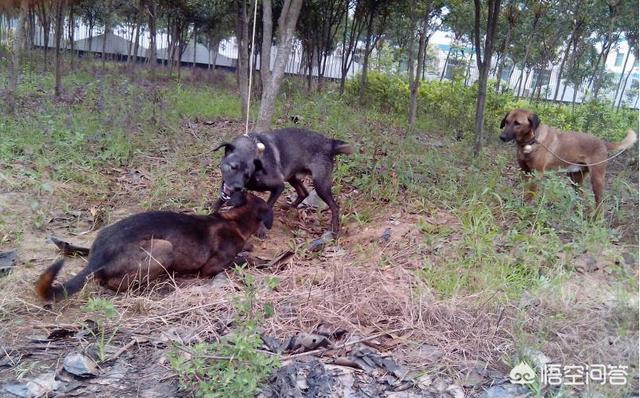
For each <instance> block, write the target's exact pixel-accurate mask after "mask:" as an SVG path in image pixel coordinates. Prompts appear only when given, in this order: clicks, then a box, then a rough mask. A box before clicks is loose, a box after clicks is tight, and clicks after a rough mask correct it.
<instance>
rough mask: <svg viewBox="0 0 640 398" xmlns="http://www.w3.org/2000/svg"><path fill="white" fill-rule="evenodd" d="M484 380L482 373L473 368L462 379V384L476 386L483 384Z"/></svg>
mask: <svg viewBox="0 0 640 398" xmlns="http://www.w3.org/2000/svg"><path fill="white" fill-rule="evenodd" d="M483 380H484V378H483V377H482V375H481V374H480V373H478V372H476V371H475V370H472V371H470V372H469V373H467V375H466V376H465V377H464V378H463V379H462V385H463V386H465V387H475V386H477V385H478V384H482V381H483Z"/></svg>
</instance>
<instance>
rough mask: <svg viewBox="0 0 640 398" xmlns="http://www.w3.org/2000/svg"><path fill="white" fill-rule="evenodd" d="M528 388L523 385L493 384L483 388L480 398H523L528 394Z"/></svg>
mask: <svg viewBox="0 0 640 398" xmlns="http://www.w3.org/2000/svg"><path fill="white" fill-rule="evenodd" d="M528 393H529V390H528V389H527V387H524V386H517V385H515V384H504V385H501V386H493V387H490V388H488V389H487V390H485V391H484V392H483V393H482V395H480V397H481V398H521V397H522V398H524V397H526V396H528Z"/></svg>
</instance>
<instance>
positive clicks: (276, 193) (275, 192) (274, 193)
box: [267, 183, 284, 207]
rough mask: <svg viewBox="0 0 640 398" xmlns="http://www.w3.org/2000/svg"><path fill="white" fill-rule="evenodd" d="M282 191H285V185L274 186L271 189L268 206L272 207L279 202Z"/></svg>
mask: <svg viewBox="0 0 640 398" xmlns="http://www.w3.org/2000/svg"><path fill="white" fill-rule="evenodd" d="M282 191H284V183H282V184H279V185H276V186H274V187H273V188H271V189H270V192H271V194H270V195H269V199H267V204H268V205H269V206H271V207H273V205H274V204H275V203H276V202H277V201H278V198H279V197H280V195H282Z"/></svg>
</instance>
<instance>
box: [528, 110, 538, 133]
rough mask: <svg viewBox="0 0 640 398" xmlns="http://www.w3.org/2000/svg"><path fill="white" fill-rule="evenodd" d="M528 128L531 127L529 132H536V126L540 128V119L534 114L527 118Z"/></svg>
mask: <svg viewBox="0 0 640 398" xmlns="http://www.w3.org/2000/svg"><path fill="white" fill-rule="evenodd" d="M528 119H529V126H531V131H536V130H537V129H538V126H540V118H539V117H538V115H536V114H535V113H531V114H530V115H529V117H528Z"/></svg>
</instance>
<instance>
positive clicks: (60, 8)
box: [54, 0, 65, 97]
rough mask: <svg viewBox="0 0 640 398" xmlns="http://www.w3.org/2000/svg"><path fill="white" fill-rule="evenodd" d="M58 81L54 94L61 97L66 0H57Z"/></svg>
mask: <svg viewBox="0 0 640 398" xmlns="http://www.w3.org/2000/svg"><path fill="white" fill-rule="evenodd" d="M56 3H57V4H56V83H55V89H54V94H55V96H56V97H60V95H61V93H62V56H61V54H60V45H61V44H62V43H61V42H62V32H63V30H64V18H63V15H64V14H63V13H62V11H63V8H64V3H65V0H57V2H56Z"/></svg>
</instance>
